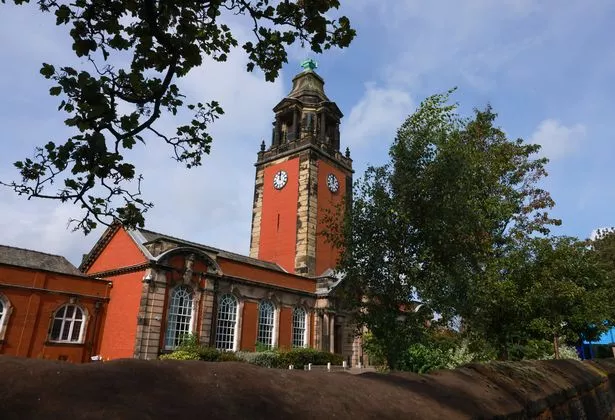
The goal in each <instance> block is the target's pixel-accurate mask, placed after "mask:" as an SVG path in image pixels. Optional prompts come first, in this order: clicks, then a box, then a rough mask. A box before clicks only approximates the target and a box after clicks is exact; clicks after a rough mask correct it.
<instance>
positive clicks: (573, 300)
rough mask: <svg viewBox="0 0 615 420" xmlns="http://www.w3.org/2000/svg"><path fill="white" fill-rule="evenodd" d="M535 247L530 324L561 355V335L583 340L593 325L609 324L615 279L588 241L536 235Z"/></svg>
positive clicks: (603, 328) (602, 327)
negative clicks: (538, 236)
mask: <svg viewBox="0 0 615 420" xmlns="http://www.w3.org/2000/svg"><path fill="white" fill-rule="evenodd" d="M532 247H533V252H532V254H533V260H532V261H531V265H532V268H533V271H534V273H533V276H532V280H533V281H532V285H531V287H530V288H529V289H528V296H527V300H528V301H529V302H530V307H531V308H532V312H533V313H532V320H531V322H530V324H529V325H530V327H531V328H532V329H534V330H535V331H537V332H538V333H539V334H542V336H543V337H545V338H551V339H552V340H553V346H554V352H555V358H559V353H558V348H559V342H558V340H559V338H560V337H564V338H567V339H568V341H577V340H578V338H579V336H580V335H581V334H582V333H583V332H585V331H586V330H588V329H589V328H590V326H591V327H593V329H597V332H598V333H601V332H604V331H606V330H607V325H608V324H610V323H611V322H612V321H613V314H614V312H615V311H613V309H614V308H615V304H614V303H613V301H614V300H613V298H615V293H614V291H613V290H614V287H615V284H614V283H613V279H612V278H610V277H609V276H608V275H606V273H605V271H604V270H602V268H601V267H600V264H599V260H598V258H597V255H596V253H595V252H593V251H592V250H591V249H590V248H589V247H588V246H587V243H586V242H585V241H579V240H577V239H576V238H571V237H557V238H552V239H546V238H545V239H534V240H533V241H532Z"/></svg>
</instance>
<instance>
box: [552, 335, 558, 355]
mask: <svg viewBox="0 0 615 420" xmlns="http://www.w3.org/2000/svg"><path fill="white" fill-rule="evenodd" d="M553 350H554V354H555V358H556V359H559V337H558V336H557V334H553Z"/></svg>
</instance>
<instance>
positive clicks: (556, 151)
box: [529, 119, 587, 160]
mask: <svg viewBox="0 0 615 420" xmlns="http://www.w3.org/2000/svg"><path fill="white" fill-rule="evenodd" d="M586 134H587V130H586V128H585V126H584V125H582V124H576V125H574V126H571V127H566V126H564V125H562V124H561V123H559V122H558V121H556V120H553V119H546V120H544V121H542V122H541V123H540V124H539V125H538V128H537V129H536V131H534V133H533V134H532V135H531V136H530V138H529V143H531V144H539V145H541V146H542V148H541V149H540V153H541V154H542V155H543V156H545V157H547V158H549V159H551V160H556V159H561V158H564V157H566V156H569V155H571V154H573V153H574V152H576V151H577V150H578V149H579V147H580V146H581V144H582V143H583V141H584V140H585V137H586Z"/></svg>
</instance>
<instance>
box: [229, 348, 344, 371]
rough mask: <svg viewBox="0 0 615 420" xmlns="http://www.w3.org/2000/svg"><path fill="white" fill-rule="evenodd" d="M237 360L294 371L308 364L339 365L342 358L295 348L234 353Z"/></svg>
mask: <svg viewBox="0 0 615 420" xmlns="http://www.w3.org/2000/svg"><path fill="white" fill-rule="evenodd" d="M235 355H236V356H237V358H238V359H240V360H242V361H245V362H248V363H251V364H253V365H257V366H262V367H267V368H281V369H285V368H287V367H288V366H289V365H293V366H294V367H295V369H302V368H304V367H305V366H307V365H308V364H310V363H311V364H313V365H326V364H327V363H331V364H332V365H341V364H342V361H343V357H342V356H341V355H339V354H333V353H329V352H326V351H318V350H314V349H311V348H296V349H292V350H277V349H274V350H265V351H257V352H246V351H240V352H237V353H235Z"/></svg>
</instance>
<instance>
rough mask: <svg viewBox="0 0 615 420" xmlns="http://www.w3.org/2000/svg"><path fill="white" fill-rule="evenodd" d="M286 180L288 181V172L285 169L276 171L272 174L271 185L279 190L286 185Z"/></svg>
mask: <svg viewBox="0 0 615 420" xmlns="http://www.w3.org/2000/svg"><path fill="white" fill-rule="evenodd" d="M286 181H288V174H287V173H286V172H285V171H278V172H277V173H276V174H275V175H274V176H273V187H274V188H275V189H276V190H281V189H282V188H284V185H286Z"/></svg>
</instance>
